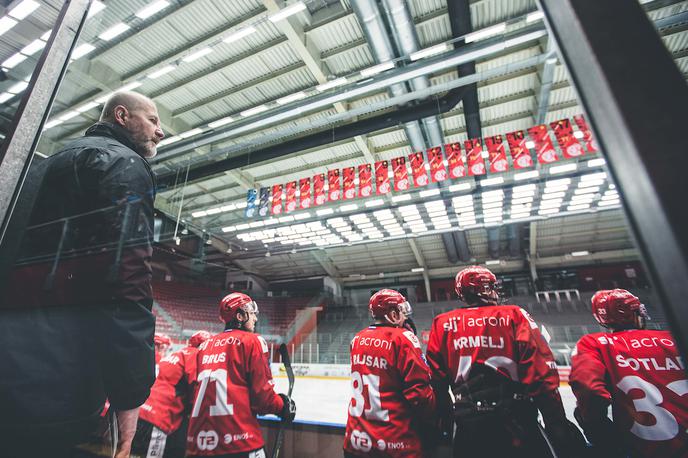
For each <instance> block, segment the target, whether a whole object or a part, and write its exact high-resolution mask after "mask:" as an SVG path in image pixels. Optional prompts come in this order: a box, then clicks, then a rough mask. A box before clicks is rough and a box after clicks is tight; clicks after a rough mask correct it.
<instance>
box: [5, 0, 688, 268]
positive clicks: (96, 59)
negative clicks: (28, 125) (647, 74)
mask: <svg viewBox="0 0 688 458" xmlns="http://www.w3.org/2000/svg"><path fill="white" fill-rule="evenodd" d="M19 3H20V1H14V2H10V3H9V4H8V5H7V7H6V8H4V9H3V8H0V12H2V14H10V13H11V10H12V8H14V7H16V6H17V5H18V4H19ZM37 3H38V4H39V5H40V6H39V7H38V8H37V9H35V10H34V11H33V12H32V13H31V14H30V15H28V16H27V17H25V18H24V19H22V20H20V21H16V22H17V24H16V25H14V26H13V27H12V28H11V29H10V30H8V31H6V32H5V33H4V34H3V35H2V36H1V37H0V62H2V64H1V65H2V66H3V67H5V73H6V75H7V79H6V80H5V81H1V82H0V100H2V102H3V106H2V108H1V109H0V113H1V114H3V115H4V117H5V118H7V117H9V116H10V115H11V113H12V111H13V107H16V104H17V103H18V101H19V99H20V95H21V86H22V83H23V82H24V81H25V79H26V77H27V75H29V74H30V72H31V70H32V68H33V66H34V65H35V61H36V59H37V58H38V56H40V52H38V51H40V46H41V43H40V40H41V38H43V39H46V38H47V35H45V33H46V32H47V31H48V30H49V29H50V28H51V26H52V24H53V23H54V21H55V18H56V16H57V12H58V10H59V7H60V6H61V2H60V1H59V0H50V1H38V2H37ZM385 3H386V4H389V5H392V6H393V4H395V3H398V4H401V5H402V6H403V7H404V8H403V10H404V11H399V10H395V9H393V8H390V9H389V11H388V12H387V11H385V9H384V8H382V7H381V6H380V7H378V3H377V2H375V1H374V0H370V1H367V0H341V1H335V0H308V1H304V2H295V1H289V2H287V3H286V4H285V3H283V2H281V1H279V0H236V1H231V2H230V1H224V0H196V1H189V0H169V1H152V0H120V1H118V0H113V1H105V2H102V3H100V2H96V8H95V9H94V10H93V14H92V15H91V17H90V18H89V19H87V22H86V25H85V27H84V30H83V32H82V34H81V39H80V41H79V43H78V46H77V48H76V49H75V50H74V53H73V58H74V61H73V62H72V63H71V64H70V66H69V69H68V72H67V75H66V77H65V79H64V82H63V83H62V86H61V89H60V92H59V94H58V97H57V100H56V102H55V105H54V108H53V111H52V113H51V115H50V118H49V121H48V123H47V124H46V129H45V131H44V133H43V136H42V139H41V141H40V144H39V147H38V151H39V152H40V154H43V155H50V154H52V153H54V152H55V151H57V150H58V149H59V148H60V147H61V146H62V145H64V144H65V142H67V141H68V140H69V139H70V138H74V137H76V136H79V135H81V134H82V133H83V131H84V130H85V129H86V128H87V127H88V126H89V125H90V124H92V123H93V122H94V121H96V120H97V118H98V115H99V112H100V109H101V108H102V102H103V100H104V99H105V98H107V96H108V95H109V94H111V93H112V92H113V91H116V90H118V89H121V88H131V89H134V90H136V91H138V92H140V93H142V94H145V95H147V96H149V97H151V98H153V99H154V100H155V102H156V103H157V105H158V108H159V111H160V114H161V119H162V124H163V128H164V131H165V133H166V136H167V139H166V141H165V144H164V145H162V146H161V147H160V148H159V153H158V156H157V157H156V158H155V159H154V160H153V161H152V165H153V169H154V170H155V172H156V173H157V175H158V176H159V178H160V184H161V189H160V192H159V193H158V197H157V200H156V207H157V208H158V209H159V210H160V211H162V212H164V213H166V214H167V215H169V216H170V217H171V218H173V219H177V218H179V219H180V222H181V223H182V224H181V226H184V227H188V228H189V229H190V230H191V231H192V233H196V234H198V235H200V236H201V237H206V238H208V239H209V240H210V244H209V245H208V250H210V251H209V253H208V256H207V258H206V259H207V260H208V261H209V262H212V263H216V264H223V265H231V266H235V267H237V268H239V269H244V270H247V271H250V272H254V273H256V274H259V275H262V276H264V277H265V278H267V279H271V280H277V279H287V278H296V277H310V276H320V275H330V276H333V277H335V278H338V279H340V280H342V281H344V282H348V281H351V282H361V281H362V280H367V279H376V278H380V277H381V276H382V277H385V276H393V277H395V278H408V279H418V278H421V277H426V278H428V277H430V278H432V277H443V276H448V275H451V273H452V272H454V271H455V269H456V267H457V266H460V265H463V264H467V263H471V262H481V263H482V262H486V261H492V263H491V264H492V266H493V268H494V269H496V270H518V269H527V268H528V263H529V262H530V263H531V264H532V265H534V266H536V267H558V266H570V265H575V264H590V263H593V262H602V261H622V260H628V259H636V258H637V256H638V255H637V252H636V250H635V249H634V246H633V242H632V241H631V238H630V236H629V234H628V231H627V230H626V226H625V221H624V217H623V212H622V210H621V209H620V208H619V205H618V203H616V202H617V201H618V196H617V195H616V191H615V190H614V186H613V183H611V182H610V178H609V177H608V176H605V169H604V164H603V161H602V160H600V159H599V158H598V157H590V156H586V157H585V158H584V159H580V160H579V162H575V163H572V162H567V164H569V163H571V164H575V167H574V166H569V167H568V169H566V168H564V169H563V170H551V169H552V167H553V166H544V167H542V168H540V167H538V168H537V172H538V176H532V175H531V176H530V178H527V179H523V177H522V176H519V175H518V174H516V173H514V172H508V173H504V174H501V175H500V177H501V178H502V182H500V183H493V182H489V181H486V180H484V179H477V180H476V179H473V178H464V179H460V180H455V181H453V182H452V183H449V184H448V185H446V186H441V187H437V189H436V190H429V191H430V192H429V193H423V194H421V193H419V192H418V191H416V190H413V189H412V190H411V191H410V192H406V193H404V194H403V195H404V196H408V197H401V198H398V196H399V195H401V194H399V193H392V194H391V195H388V196H386V197H383V198H382V199H378V198H377V197H375V196H374V197H371V198H369V199H356V200H353V201H344V202H341V201H339V202H334V203H327V204H325V205H323V206H321V207H317V208H311V209H308V210H302V211H296V212H294V213H293V214H290V215H285V216H282V217H280V219H277V218H267V217H266V218H255V219H251V220H247V219H246V218H245V217H244V210H243V205H245V201H246V191H247V189H248V188H259V187H268V186H272V185H275V184H283V183H286V182H288V181H292V180H298V179H300V178H305V177H308V176H313V175H314V174H316V173H325V172H327V171H328V170H330V169H337V168H342V167H349V166H358V165H360V164H365V163H371V164H372V163H374V162H375V161H379V160H383V159H387V160H390V159H392V158H394V157H397V156H401V155H408V154H409V153H411V152H413V151H418V150H420V149H421V148H422V149H425V148H428V147H431V146H435V145H436V144H439V142H441V143H445V142H453V141H460V142H463V141H464V140H465V139H467V138H469V137H476V136H484V137H486V136H491V135H496V134H504V133H506V132H511V131H514V130H518V129H527V128H529V127H531V126H533V125H535V124H539V123H543V122H551V121H555V120H558V119H561V118H571V117H572V116H574V115H576V114H579V113H581V112H582V109H581V107H580V105H579V104H578V101H577V98H576V94H575V91H574V88H573V87H572V86H571V83H570V81H569V78H568V74H567V72H566V70H565V68H564V66H563V65H562V64H561V62H560V61H559V60H558V58H557V53H556V49H555V48H554V46H553V45H552V44H551V43H550V41H549V38H548V35H547V33H546V30H545V25H544V23H543V20H542V17H541V15H540V14H539V13H538V11H537V7H536V3H535V1H534V0H508V1H507V0H409V1H406V2H404V1H400V2H395V1H393V0H386V1H385ZM642 3H644V5H643V6H644V7H645V8H646V10H647V11H648V15H649V17H650V18H651V19H652V20H653V21H654V22H655V24H656V26H657V28H658V31H659V33H660V34H661V35H662V37H663V39H664V41H665V43H666V45H667V48H668V50H669V51H670V52H671V53H672V54H673V56H674V58H675V61H676V64H677V66H678V67H679V69H680V70H681V71H682V72H683V73H684V74H686V72H688V33H687V32H686V31H685V29H686V24H688V2H687V1H667V0H649V1H644V2H642ZM380 5H381V4H380ZM99 6H100V7H101V8H99ZM103 6H104V8H102V7H103ZM156 10H157V11H156ZM376 10H377V11H378V12H379V16H375V15H371V14H369V13H370V11H373V12H374V11H376ZM450 13H451V14H450ZM406 14H408V15H407V16H405V15H406ZM409 16H410V21H408V22H407V23H404V20H403V19H404V17H409ZM467 16H470V21H465V20H464V21H462V20H461V19H465V18H467ZM450 17H453V18H459V19H458V20H454V21H452V20H450ZM414 37H415V38H414ZM385 43H386V44H385ZM30 45H32V47H31V48H28V49H27V47H29V46H30ZM36 48H39V49H37V50H35V49H36ZM428 49H429V50H431V51H430V52H425V50H428ZM419 51H420V53H419ZM437 52H439V53H440V54H436V53H437ZM433 53H434V54H433ZM423 54H425V55H423ZM22 56H23V57H25V58H24V59H22ZM390 59H391V62H393V63H394V65H393V66H391V65H389V64H388V65H385V66H382V67H380V66H378V64H380V63H381V62H390ZM8 62H9V63H8ZM634 64H635V63H629V71H633V65H634ZM473 72H474V73H473ZM471 75H473V76H471ZM469 83H475V85H474V86H471V85H470V84H469ZM414 111H415V113H417V114H416V116H415V120H414V119H412V118H414V116H413V113H414ZM409 113H411V114H409ZM409 116H410V118H409ZM2 124H5V126H6V125H7V123H6V122H3V123H2ZM488 180H489V179H488ZM555 180H563V181H558V182H556V181H555ZM567 180H568V181H567ZM590 182H599V183H598V184H597V187H596V188H589V189H594V190H595V192H594V193H592V194H591V196H592V197H591V198H590V199H588V200H586V201H585V202H583V204H586V203H587V204H588V206H587V207H585V205H583V206H582V207H581V206H576V200H575V198H576V196H579V195H580V194H585V191H584V188H586V186H587V185H588V184H589V183H590ZM456 185H460V186H456ZM516 186H526V187H528V186H530V187H531V188H532V189H533V192H532V193H531V194H532V195H533V201H532V211H531V212H530V213H529V214H528V216H527V217H520V218H512V214H513V213H514V212H513V210H514V209H513V208H512V207H513V206H514V205H515V204H514V202H513V200H515V199H517V197H519V195H520V194H519V193H521V194H522V193H523V192H525V193H526V194H528V191H527V189H523V188H519V189H515V187H516ZM557 186H558V189H555V188H557ZM496 191H501V192H502V197H501V198H500V199H497V200H500V201H502V202H503V204H502V205H501V206H499V205H497V206H495V205H491V204H492V203H493V202H494V199H492V197H491V196H494V194H495V192H496ZM490 193H492V194H490ZM555 193H563V194H561V195H562V197H561V198H560V204H559V206H558V207H556V209H555V210H554V211H544V212H543V211H542V210H543V209H544V210H547V208H548V206H547V204H546V203H545V201H547V200H549V198H550V197H552V196H553V195H554V194H555ZM497 194H498V192H497ZM468 195H470V196H473V197H472V199H473V201H472V205H473V207H472V208H471V210H472V213H473V214H474V215H475V216H474V218H473V219H474V220H475V221H473V219H472V218H470V213H471V212H470V211H469V212H467V213H466V212H464V215H463V219H462V214H461V212H459V211H457V210H459V209H461V208H463V209H464V210H465V209H466V206H465V204H466V197H465V196H468ZM392 196H394V197H392ZM401 199H405V200H401ZM491 199H492V200H491ZM378 200H379V201H378ZM351 203H354V204H357V206H358V208H356V209H346V208H342V207H343V206H344V205H347V204H351ZM578 203H580V201H579V202H578ZM427 204H430V205H429V206H428V205H427ZM543 204H545V205H544V206H543ZM462 205H463V207H462ZM412 206H415V208H411V207H412ZM402 207H403V209H402ZM494 208H499V209H501V210H499V211H497V213H495V212H494V210H493V211H492V212H490V211H488V212H486V210H490V209H494ZM549 208H550V209H551V208H553V207H552V206H549ZM330 210H331V212H330ZM443 211H444V213H443ZM410 214H413V215H411V216H410V217H409V215H410ZM416 214H417V215H419V216H418V217H416V216H414V215H416ZM488 214H491V217H489V218H487V221H486V217H488V216H490V215H488ZM497 214H498V216H499V217H498V218H497V216H496V215H497ZM362 215H364V216H362ZM390 215H391V216H390ZM290 217H292V218H294V217H295V219H292V220H289V219H290ZM335 218H340V220H334V221H328V220H330V219H335ZM418 219H420V220H422V222H423V224H415V225H414V224H413V222H414V221H415V222H416V223H417V222H418ZM392 220H394V222H393V221H392ZM266 223H267V224H266ZM245 226H247V227H245ZM345 226H346V227H348V229H344V230H338V228H342V227H345ZM178 235H179V237H184V235H183V234H181V232H180V233H179V234H178ZM283 242H285V243H283ZM172 246H174V245H173V244H172ZM586 252H587V254H585V253H586ZM572 253H574V254H576V256H574V255H572Z"/></svg>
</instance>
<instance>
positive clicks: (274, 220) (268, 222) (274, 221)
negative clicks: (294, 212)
mask: <svg viewBox="0 0 688 458" xmlns="http://www.w3.org/2000/svg"><path fill="white" fill-rule="evenodd" d="M264 222H265V225H266V226H270V225H273V224H277V223H278V222H279V221H278V220H277V218H268V219H266V220H265V221H264Z"/></svg>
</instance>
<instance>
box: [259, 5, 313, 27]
mask: <svg viewBox="0 0 688 458" xmlns="http://www.w3.org/2000/svg"><path fill="white" fill-rule="evenodd" d="M305 9H306V5H305V4H304V3H303V2H296V3H294V4H293V5H289V6H287V7H286V8H282V9H281V10H279V11H278V12H277V13H275V14H272V15H270V16H268V19H269V20H270V22H273V23H275V22H279V21H281V20H284V19H286V18H288V17H289V16H293V15H294V14H296V13H299V12H301V11H303V10H305Z"/></svg>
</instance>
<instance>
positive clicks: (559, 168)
mask: <svg viewBox="0 0 688 458" xmlns="http://www.w3.org/2000/svg"><path fill="white" fill-rule="evenodd" d="M576 169H578V164H576V163H575V162H574V163H572V164H563V165H555V166H553V167H550V168H549V174H550V175H556V174H557V173H565V172H572V171H574V170H576Z"/></svg>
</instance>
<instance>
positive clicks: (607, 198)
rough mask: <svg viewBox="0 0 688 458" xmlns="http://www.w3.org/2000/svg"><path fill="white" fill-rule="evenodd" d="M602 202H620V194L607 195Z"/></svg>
mask: <svg viewBox="0 0 688 458" xmlns="http://www.w3.org/2000/svg"><path fill="white" fill-rule="evenodd" d="M600 200H605V201H606V200H619V194H605V195H603V196H602V198H601V199H600Z"/></svg>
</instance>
